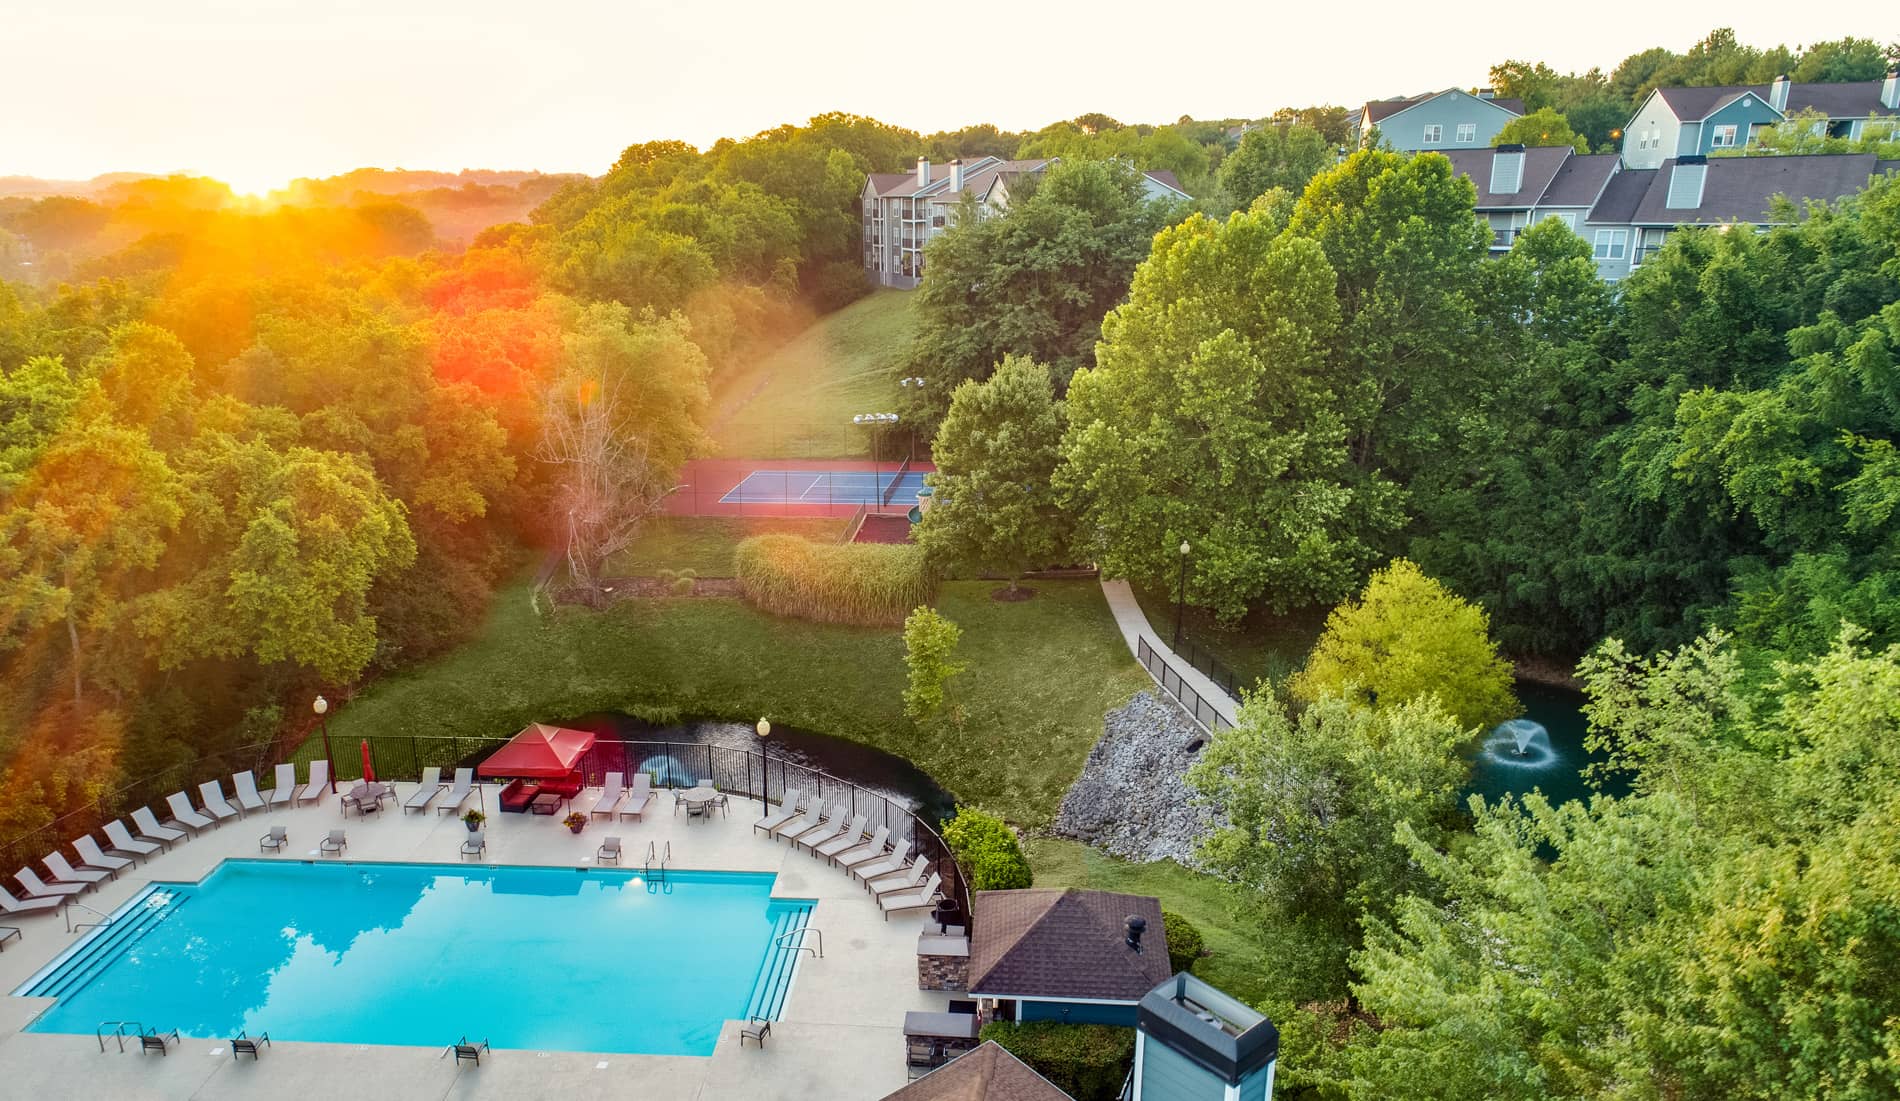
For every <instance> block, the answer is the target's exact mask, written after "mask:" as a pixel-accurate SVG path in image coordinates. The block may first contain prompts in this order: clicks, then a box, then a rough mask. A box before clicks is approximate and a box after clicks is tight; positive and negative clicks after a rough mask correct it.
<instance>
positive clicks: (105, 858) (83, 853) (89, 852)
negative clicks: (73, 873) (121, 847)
mask: <svg viewBox="0 0 1900 1101" xmlns="http://www.w3.org/2000/svg"><path fill="white" fill-rule="evenodd" d="M73 851H74V852H76V853H78V854H79V862H80V863H81V864H84V865H85V866H86V867H88V868H98V869H100V870H101V871H107V872H111V873H112V874H113V875H114V876H117V875H118V874H119V873H120V872H122V871H124V870H126V869H127V868H130V867H131V866H132V862H131V861H130V860H127V859H126V858H125V857H123V856H112V855H110V854H108V853H105V852H101V851H100V849H99V842H97V841H94V840H93V839H92V835H91V834H89V833H88V834H82V835H80V836H79V837H77V838H75V839H74V840H73Z"/></svg>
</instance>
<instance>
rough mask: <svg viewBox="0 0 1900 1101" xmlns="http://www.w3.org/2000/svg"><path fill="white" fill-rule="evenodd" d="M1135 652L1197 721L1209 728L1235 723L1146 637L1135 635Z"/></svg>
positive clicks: (1229, 726) (1213, 728) (1225, 727)
mask: <svg viewBox="0 0 1900 1101" xmlns="http://www.w3.org/2000/svg"><path fill="white" fill-rule="evenodd" d="M1135 656H1136V657H1137V658H1139V659H1140V660H1141V664H1142V666H1143V667H1144V668H1146V669H1147V670H1148V672H1149V673H1150V674H1152V675H1153V676H1154V679H1155V680H1157V681H1160V682H1161V687H1162V689H1163V690H1164V691H1166V692H1167V693H1168V695H1170V696H1173V697H1174V698H1175V699H1176V700H1178V701H1180V704H1181V706H1182V707H1185V708H1186V709H1187V713H1188V714H1189V715H1192V716H1194V721H1196V722H1198V723H1200V724H1201V725H1202V726H1204V727H1206V728H1207V729H1209V730H1224V729H1232V727H1233V725H1234V724H1232V723H1230V722H1228V721H1227V720H1226V718H1225V717H1223V716H1222V715H1221V713H1220V712H1219V711H1217V710H1215V708H1214V705H1213V704H1212V703H1210V702H1208V701H1207V700H1206V699H1204V698H1203V697H1202V696H1201V694H1200V692H1198V691H1196V690H1195V688H1194V686H1193V685H1192V684H1189V683H1188V682H1187V681H1186V680H1184V679H1182V677H1181V674H1180V673H1179V672H1177V671H1176V670H1175V668H1174V666H1172V665H1169V664H1168V661H1167V659H1166V658H1164V657H1162V656H1161V654H1160V653H1159V652H1158V651H1156V650H1155V648H1154V647H1152V646H1150V645H1148V640H1147V639H1146V638H1141V637H1138V638H1136V640H1135Z"/></svg>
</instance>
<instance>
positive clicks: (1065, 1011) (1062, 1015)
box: [1019, 1001, 1135, 1028]
mask: <svg viewBox="0 0 1900 1101" xmlns="http://www.w3.org/2000/svg"><path fill="white" fill-rule="evenodd" d="M1019 1019H1020V1020H1022V1021H1025V1022H1027V1021H1066V1022H1068V1023H1069V1024H1073V1025H1123V1026H1126V1027H1128V1028H1133V1027H1135V1007H1134V1006H1132V1005H1099V1004H1096V1003H1094V1002H1031V1001H1025V1002H1024V1003H1023V1011H1022V1015H1021V1017H1020V1018H1019Z"/></svg>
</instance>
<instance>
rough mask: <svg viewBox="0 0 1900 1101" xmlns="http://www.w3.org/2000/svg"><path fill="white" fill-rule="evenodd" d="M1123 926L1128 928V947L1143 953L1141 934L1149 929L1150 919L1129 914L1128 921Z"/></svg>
mask: <svg viewBox="0 0 1900 1101" xmlns="http://www.w3.org/2000/svg"><path fill="white" fill-rule="evenodd" d="M1122 924H1123V925H1126V926H1127V927H1128V937H1127V943H1128V947H1130V948H1132V949H1134V950H1135V951H1137V952H1139V951H1141V934H1142V933H1143V932H1145V931H1146V930H1147V928H1148V919H1147V918H1144V917H1142V916H1141V915H1140V914H1129V915H1128V920H1126V921H1124V922H1122Z"/></svg>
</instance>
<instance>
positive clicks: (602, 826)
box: [0, 784, 949, 1101]
mask: <svg viewBox="0 0 1900 1101" xmlns="http://www.w3.org/2000/svg"><path fill="white" fill-rule="evenodd" d="M397 787H398V789H399V790H400V792H401V794H402V795H404V796H407V795H408V794H409V793H410V792H413V791H414V790H415V786H414V785H413V784H398V785H397ZM498 791H499V788H498V787H496V786H494V785H488V786H486V789H485V795H486V799H487V806H488V810H489V819H488V854H487V856H486V857H485V858H483V859H482V860H481V861H479V863H486V864H534V865H547V866H559V867H573V866H576V865H591V864H593V859H594V851H595V849H596V848H597V847H598V846H599V844H600V839H601V837H603V836H604V835H606V834H608V833H614V834H618V835H620V836H621V837H622V838H623V839H624V840H625V843H626V849H627V852H626V856H625V857H624V863H625V864H626V865H627V866H629V867H638V866H639V865H640V863H641V858H642V856H643V855H644V854H645V852H646V847H647V842H649V841H655V842H658V843H659V845H660V846H661V847H664V846H665V845H666V843H667V842H669V841H670V842H671V843H672V846H673V864H672V866H673V867H674V868H678V869H692V870H717V871H751V872H775V873H777V875H778V881H777V883H776V884H775V886H774V888H773V893H774V895H776V896H781V897H787V898H811V899H816V900H817V906H816V908H815V909H814V910H813V912H812V917H811V924H812V926H814V927H816V928H818V929H820V930H822V931H823V934H824V943H825V958H824V959H813V958H812V957H810V956H809V955H807V956H805V957H804V959H803V961H802V962H801V963H800V965H799V970H798V974H797V978H796V979H795V980H794V982H793V984H792V988H791V993H790V995H789V996H788V998H787V999H786V1002H785V1007H784V1011H783V1013H782V1014H781V1017H780V1020H779V1021H778V1022H777V1023H776V1024H774V1025H773V1026H772V1035H771V1036H770V1038H769V1039H768V1040H767V1044H766V1047H765V1048H764V1050H760V1049H759V1048H757V1047H754V1046H752V1045H750V1044H748V1045H747V1046H746V1047H744V1048H741V1047H739V1041H738V1022H736V1021H728V1022H727V1023H726V1026H725V1028H724V1029H723V1030H722V1032H721V1033H720V1037H719V1043H718V1046H717V1048H716V1049H715V1050H714V1052H713V1054H712V1055H711V1056H710V1057H705V1058H699V1057H693V1056H655V1055H627V1054H624V1053H613V1054H589V1053H584V1052H556V1051H507V1050H504V1051H497V1052H495V1053H494V1055H493V1056H492V1057H485V1058H484V1059H483V1061H482V1065H481V1066H480V1067H479V1068H478V1067H473V1066H468V1065H466V1064H464V1065H462V1066H461V1067H457V1066H456V1065H455V1063H454V1062H453V1061H452V1060H450V1059H448V1058H445V1057H443V1052H442V1049H439V1048H419V1047H381V1046H373V1045H357V1044H348V1045H345V1044H316V1043H297V1042H292V1041H284V1042H281V1043H279V1042H277V1041H276V1040H275V1039H274V1038H273V1045H274V1046H273V1047H271V1048H270V1049H269V1050H267V1051H265V1052H264V1056H263V1058H262V1059H261V1060H260V1061H258V1062H256V1063H253V1062H251V1061H250V1060H248V1059H247V1060H245V1061H244V1062H243V1063H237V1062H235V1061H234V1060H233V1059H232V1058H231V1054H230V1050H229V1047H228V1045H227V1044H226V1043H225V1042H223V1040H222V1039H221V1038H215V1037H199V1038H192V1037H187V1038H186V1039H185V1040H184V1042H183V1044H182V1045H180V1046H178V1047H174V1048H173V1049H172V1052H171V1054H170V1055H169V1056H168V1057H164V1058H160V1057H158V1056H156V1055H141V1054H139V1053H137V1052H136V1051H135V1050H130V1051H127V1052H126V1053H125V1054H120V1053H119V1051H118V1050H117V1046H116V1045H115V1044H114V1043H112V1042H111V1041H110V1040H108V1041H107V1045H106V1054H104V1055H101V1054H100V1053H99V1045H98V1043H97V1042H96V1041H95V1039H94V1038H93V1037H92V1036H90V1035H86V1036H70V1035H57V1034H48V1033H27V1032H22V1031H20V1030H21V1029H22V1028H24V1027H25V1026H26V1025H27V1024H28V1023H29V1022H30V1021H32V1019H33V1018H34V1017H35V1016H36V1015H38V1013H39V1012H40V1011H41V1010H42V1009H43V1008H44V1007H45V1006H47V1005H48V1004H50V1003H49V1001H48V1000H47V999H44V998H16V997H11V996H7V997H0V1081H4V1082H5V1083H6V1086H5V1088H4V1089H3V1090H0V1093H4V1094H5V1095H6V1096H10V1097H31V1098H36V1099H39V1098H45V1099H54V1098H88V1099H96V1098H101V1097H111V1098H223V1097H270V1098H281V1097H287V1096H299V1095H301V1096H305V1097H317V1096H329V1095H332V1094H334V1093H336V1091H338V1090H339V1089H341V1088H345V1087H349V1086H352V1085H353V1086H355V1087H359V1088H360V1091H361V1092H368V1093H372V1094H375V1095H377V1096H391V1097H401V1098H405V1099H408V1098H449V1097H454V1098H480V1097H496V1098H500V1097H508V1098H521V1097H549V1096H556V1095H558V1096H562V1097H571V1098H594V1097H603V1098H604V1097H642V1098H664V1099H668V1101H671V1099H680V1101H723V1099H726V1098H732V1099H735V1101H737V1099H743V1101H775V1099H784V1101H813V1099H814V1098H823V1099H825V1101H856V1099H863V1101H873V1099H876V1098H881V1097H883V1096H884V1095H885V1094H887V1093H890V1092H891V1091H893V1090H895V1089H897V1088H899V1087H901V1086H902V1085H904V1083H905V1082H906V1081H907V1076H906V1073H905V1068H904V1044H903V1019H904V1013H905V1012H906V1011H907V1010H912V1009H929V1010H943V1009H946V1008H948V1000H949V995H948V994H945V993H941V992H936V991H924V990H919V989H917V969H916V955H915V952H916V941H917V934H918V932H919V931H920V930H921V928H922V926H923V922H924V916H923V915H920V914H911V915H898V916H895V917H892V918H891V919H890V920H889V921H885V920H883V915H882V913H881V911H880V910H879V909H878V907H877V905H876V903H875V902H873V901H872V900H871V898H870V896H869V895H867V894H866V893H865V892H864V890H863V888H862V887H860V886H858V885H857V884H856V881H855V880H852V879H850V878H848V877H846V876H845V875H844V874H843V873H841V872H839V871H838V870H837V869H836V868H833V867H831V866H829V865H827V864H826V863H825V862H824V861H823V860H821V859H818V858H816V857H813V856H811V855H810V854H808V853H806V852H804V851H802V850H795V849H793V848H792V847H791V846H789V845H787V844H786V843H784V842H782V841H768V840H766V839H764V838H763V837H761V836H759V835H758V834H755V833H754V832H753V830H752V822H753V820H754V819H756V818H757V817H758V814H759V805H758V803H757V802H753V801H748V800H744V799H740V798H738V797H734V798H733V802H732V814H731V817H730V818H721V817H718V816H715V817H714V818H713V819H711V820H710V821H709V822H701V821H693V820H690V819H688V818H687V817H686V816H685V815H684V814H681V815H679V816H678V817H675V816H674V814H673V811H672V796H671V794H670V793H656V798H655V800H654V803H653V805H652V806H651V807H649V808H648V810H647V814H646V821H644V822H633V821H627V822H617V823H615V824H614V826H613V827H611V828H609V827H608V826H607V825H606V821H605V819H600V820H596V821H594V822H592V823H591V824H590V825H589V826H588V828H587V829H586V830H585V831H584V832H583V833H582V834H581V835H580V836H578V837H576V836H574V835H572V834H570V833H569V832H568V831H567V830H566V828H565V827H563V826H562V825H561V824H560V818H559V816H555V817H544V816H535V815H526V814H500V813H497V812H496V807H497V805H498V800H497V793H498ZM595 794H596V793H595V792H593V791H589V792H587V793H584V794H582V795H581V796H580V797H579V798H578V799H576V800H575V805H576V806H577V807H586V806H589V805H590V804H591V803H592V801H593V798H594V795H595ZM160 817H161V818H164V817H167V816H165V815H160ZM275 825H282V826H285V827H287V828H288V829H289V831H290V842H291V843H290V847H289V848H288V849H287V850H286V855H284V856H283V857H282V858H281V859H284V860H309V861H316V860H319V859H324V860H334V859H336V858H334V857H319V856H318V855H317V854H316V847H317V842H318V840H319V839H321V838H322V837H324V836H325V835H327V834H328V832H329V831H330V830H332V829H335V828H337V827H338V826H343V827H344V828H346V829H347V830H348V831H349V852H348V854H347V856H348V859H349V860H351V861H358V862H368V861H421V862H432V863H444V864H453V863H457V862H458V861H460V860H461V859H462V858H461V857H460V855H459V852H460V846H461V843H462V841H463V839H464V838H466V837H467V836H468V834H467V830H466V829H464V827H463V826H462V823H461V821H460V820H459V819H457V818H452V817H449V816H446V815H440V814H436V813H435V812H433V811H431V812H429V813H427V814H421V815H418V814H415V813H413V812H411V813H404V812H402V811H401V810H400V809H399V808H398V807H397V806H395V805H391V806H389V807H388V808H387V809H386V810H384V811H383V812H382V813H381V814H380V815H371V816H370V817H369V818H368V819H367V820H364V819H359V818H358V817H357V816H356V815H355V814H354V813H352V814H351V815H350V816H349V818H348V820H347V821H345V820H344V819H343V818H342V817H341V815H340V814H339V803H338V800H337V797H336V796H334V795H330V796H326V797H325V799H324V801H323V802H322V803H321V804H320V805H317V806H308V807H304V808H301V809H297V810H283V811H253V812H251V813H250V815H249V816H248V817H247V818H245V819H243V820H242V821H235V822H228V823H226V824H224V825H223V826H221V827H219V828H217V829H214V830H207V831H206V832H204V833H203V834H201V835H199V836H198V837H197V838H195V839H193V840H191V841H185V842H180V843H178V844H176V845H174V846H173V847H172V849H171V851H170V852H163V853H158V854H155V855H154V856H152V857H151V858H150V859H149V860H147V861H145V862H144V863H141V864H138V865H137V866H135V867H133V868H131V869H129V870H127V871H125V872H123V873H121V874H120V876H119V878H118V879H117V880H116V881H112V882H109V883H106V884H104V885H103V886H101V887H100V888H99V889H98V890H96V891H92V892H89V893H87V894H86V895H84V896H82V898H81V902H82V903H83V904H84V905H85V906H88V907H92V908H94V909H96V910H100V911H104V912H107V913H109V912H111V911H112V910H113V909H114V908H115V907H117V906H119V905H120V904H122V903H124V902H125V901H126V900H127V899H129V898H130V897H131V896H132V895H133V894H135V893H136V892H138V891H139V890H141V889H142V888H143V887H145V886H146V884H148V883H150V882H152V881H155V880H166V881H178V880H197V879H200V878H203V877H204V876H205V875H206V874H208V873H209V872H210V871H211V870H212V869H213V868H215V867H216V866H217V864H218V863H219V862H220V861H222V860H224V859H226V858H228V857H257V856H259V855H260V854H259V852H258V846H257V839H258V838H259V837H260V836H262V835H263V834H264V833H265V832H266V831H267V830H268V828H269V827H271V826H275ZM468 862H469V863H477V862H476V861H472V860H471V861H468ZM4 871H5V872H6V874H9V875H10V874H11V869H4ZM73 920H74V922H75V923H77V922H80V921H85V920H96V917H95V915H93V914H89V913H87V912H86V911H85V910H78V909H75V910H74V911H73ZM0 924H9V925H17V926H19V927H20V929H21V931H22V933H23V936H22V939H21V940H18V941H14V942H13V943H11V944H9V945H7V946H6V951H5V952H3V953H0V990H12V989H13V988H14V987H16V986H18V985H19V984H20V983H21V982H23V981H25V980H26V978H27V977H28V976H30V975H31V974H33V972H35V971H37V970H38V969H39V968H40V967H42V966H44V965H45V964H46V963H47V962H48V961H50V960H51V959H52V958H53V957H54V956H56V955H58V954H59V953H60V952H61V951H64V950H65V949H66V947H67V946H68V945H70V944H72V943H73V941H75V940H76V939H78V937H79V936H80V935H83V934H69V933H67V932H66V922H65V920H64V919H63V918H61V917H59V916H58V915H35V916H30V917H29V916H19V917H15V918H9V919H7V920H5V921H0ZM687 965H688V964H683V966H687ZM576 1011H578V1012H586V1011H587V1010H586V1009H585V1008H584V1007H582V1008H577V1010H576ZM549 1012H554V1013H558V1012H562V1009H561V1007H560V1006H559V1005H558V1003H551V1004H550V1008H549ZM447 1039H453V1037H448V1038H447ZM444 1042H445V1043H446V1042H447V1040H446V1039H445V1041H444Z"/></svg>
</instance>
